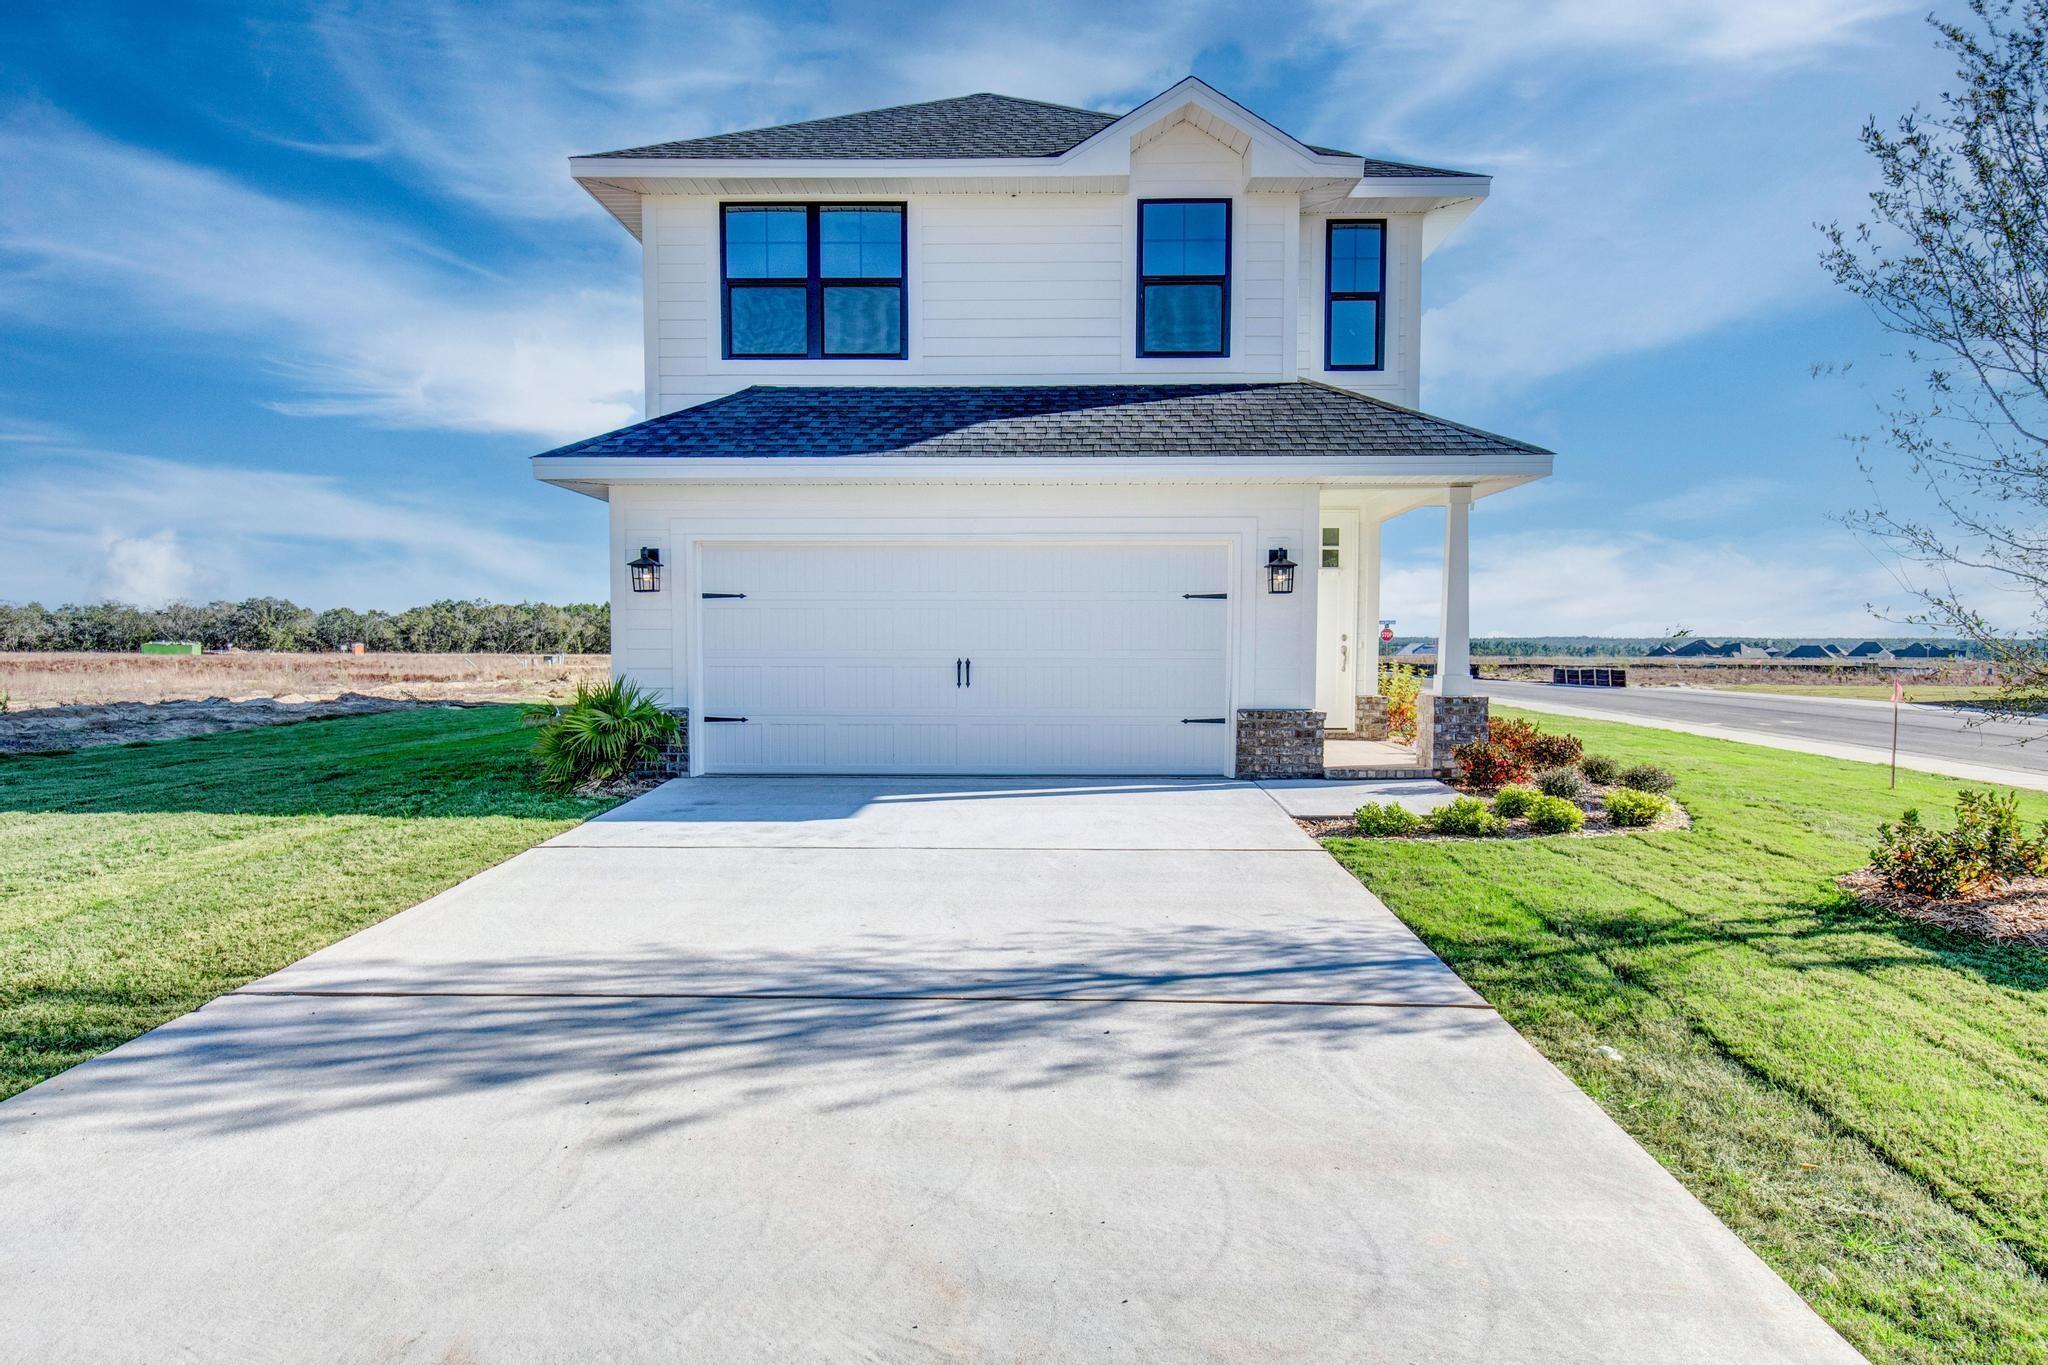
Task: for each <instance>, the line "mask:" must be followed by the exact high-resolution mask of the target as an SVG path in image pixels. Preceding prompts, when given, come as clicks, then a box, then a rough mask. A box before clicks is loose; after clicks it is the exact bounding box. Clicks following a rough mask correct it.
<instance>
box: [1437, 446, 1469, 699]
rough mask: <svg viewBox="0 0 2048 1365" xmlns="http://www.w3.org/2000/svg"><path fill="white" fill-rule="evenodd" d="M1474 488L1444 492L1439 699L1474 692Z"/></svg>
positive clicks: (1438, 642)
mask: <svg viewBox="0 0 2048 1365" xmlns="http://www.w3.org/2000/svg"><path fill="white" fill-rule="evenodd" d="M1471 574H1472V488H1471V486H1470V485H1469V484H1460V485H1454V486H1453V487H1451V488H1447V489H1445V490H1444V591H1443V607H1442V611H1441V612H1440V613H1439V616H1438V620H1437V636H1436V680H1435V685H1434V686H1433V687H1431V689H1430V690H1431V691H1433V692H1435V693H1436V695H1438V696H1439V697H1463V696H1469V695H1471V692H1472V600H1471V596H1472V595H1471V582H1470V579H1471Z"/></svg>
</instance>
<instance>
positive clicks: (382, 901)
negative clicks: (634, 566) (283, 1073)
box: [0, 706, 610, 1097]
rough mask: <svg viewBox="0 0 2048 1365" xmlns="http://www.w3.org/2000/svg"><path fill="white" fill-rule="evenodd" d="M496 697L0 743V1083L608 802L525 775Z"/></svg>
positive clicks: (123, 1037)
mask: <svg viewBox="0 0 2048 1365" xmlns="http://www.w3.org/2000/svg"><path fill="white" fill-rule="evenodd" d="M531 740H532V736H531V732H529V731H527V730H526V729H525V728H524V727H523V726H522V725H521V724H520V720H519V713H518V711H517V710H516V709H515V708H513V707H509V706H486V707H477V708H475V709H469V710H446V709H440V708H434V709H428V710H419V711H403V712H395V713H392V714H388V715H379V716H363V717H354V718H350V719H346V720H333V721H315V722H310V723H307V724H304V725H289V726H280V727H275V728H270V729H263V730H248V731H242V732H240V733H235V734H222V735H208V736H205V737H202V738H197V739H190V740H178V741H170V742H167V743H162V744H149V745H137V746H129V747H123V748H104V749H91V750H85V751H81V752H77V753H72V754H59V755H49V756H12V757H0V963H4V964H5V967H4V970H0V1097H5V1096H7V1095H11V1094H14V1093H15V1092H17V1091H20V1090H23V1089H26V1088H27V1087H28V1086H31V1085H34V1084H35V1083H36V1082H37V1081H40V1080H43V1079H44V1078H45V1077H48V1076H52V1075H55V1074H56V1073H57V1072H59V1071H62V1070H64V1069H65V1068H66V1067H69V1066H74V1065H76V1064H77V1063H79V1062H82V1061H84V1060H86V1059H87V1058H89V1057H93V1056H96V1055H97V1054H99V1053H102V1052H105V1051H106V1050H107V1049H109V1048H111V1047H114V1046H115V1045H117V1044H119V1043H122V1042H125V1041H127V1040H128V1039H130V1038H133V1037H134V1036H135V1035H137V1034H139V1033H142V1032H144V1031H145V1030H148V1029H151V1028H154V1027H155V1026H156V1025H158V1024H161V1023H163V1022H164V1021H165V1020H167V1019H172V1018H175V1017H176V1016H178V1015H180V1014H183V1013H185V1012H186V1011H188V1010H192V1009H196V1008H197V1007H199V1006H200V1005H203V1004H205V1003H206V1002H207V1001H208V1000H210V999H212V998H213V997H215V996H217V995H219V994H221V993H222V992H224V991H230V990H233V989H235V988H236V987H238V986H240V985H242V984H244V983H246V982H248V981H251V980H253V979H255V978H256V977H259V976H263V975H266V974H267V973H269V972H272V971H275V970H277V969H278V968H280V967H282V966H284V965H286V964H287V963H290V962H292V961H295V960H296V959H298V958H301V957H304V956H305V955H306V954H307V953H310V952H312V951H313V950H314V949H316V948H320V947H322V946H324V945H326V944H329V943H332V942H334V941H335V940H336V939H339V938H342V937H344V936H346V935H348V934H351V933H353V932H355V931H356V930H358V929H360V928H362V927H363V926H365V925H368V924H373V923H375V922H376V921H378V920H380V919H383V918H384V917H385V916H387V915H390V914H393V913H395V912H396V911H399V910H403V909H405V908H406V907H407V906H410V905H415V904H417V903H418V902H420V901H422V900H424V899H426V898H427V897H428V896H431V895H433V894H434V893H436V892H438V891H441V890H444V889H446V888H447V887H450V886H453V885H454V884H455V883H457V882H459V881H461V880H462V879H463V878H465V877H468V876H470V875H471V874H473V873H475V872H478V871H481V870H482V869H484V868H486V867H489V866H491V865H492V864H493V863H498V862H502V861H503V860H505V859H506V858H509V857H511V856H512V855H513V854H515V853H518V852H519V851H520V850H522V849H525V848H529V847H531V846H532V845H533V844H535V843H538V842H539V841H541V840H542V839H545V838H547V837H549V836H550V835H553V834H556V833H558V832H560V831H561V830H564V829H567V828H568V827H570V826H571V825H573V824H575V823H576V822H578V821H579V820H582V819H584V818H585V817H587V816H589V815H591V814H594V813H595V812H597V811H599V810H601V809H603V808H604V807H605V806H606V805H609V804H610V803H609V802H606V801H593V800H583V799H577V798H568V797H558V796H549V795H545V794H543V793H541V792H538V791H536V790H534V788H533V787H532V785H531V783H530V782H529V780H528V777H527V772H528V763H529V760H528V756H527V751H528V747H529V745H530V744H531Z"/></svg>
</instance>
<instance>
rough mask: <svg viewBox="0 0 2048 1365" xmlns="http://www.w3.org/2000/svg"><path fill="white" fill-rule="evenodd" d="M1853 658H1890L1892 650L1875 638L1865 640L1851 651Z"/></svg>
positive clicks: (1850, 655) (1850, 654)
mask: <svg viewBox="0 0 2048 1365" xmlns="http://www.w3.org/2000/svg"><path fill="white" fill-rule="evenodd" d="M1849 657H1850V658H1852V659H1889V658H1891V657H1892V652H1891V651H1890V650H1889V649H1886V648H1885V647H1884V646H1883V645H1881V644H1879V643H1878V642H1877V641H1875V640H1865V641H1864V642H1863V643H1862V644H1860V645H1857V646H1856V647H1855V648H1853V649H1851V650H1850V651H1849Z"/></svg>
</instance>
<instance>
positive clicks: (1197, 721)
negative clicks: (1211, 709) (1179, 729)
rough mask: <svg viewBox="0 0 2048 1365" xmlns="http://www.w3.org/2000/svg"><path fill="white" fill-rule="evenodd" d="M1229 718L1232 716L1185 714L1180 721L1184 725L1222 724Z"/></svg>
mask: <svg viewBox="0 0 2048 1365" xmlns="http://www.w3.org/2000/svg"><path fill="white" fill-rule="evenodd" d="M1229 719H1230V717H1228V716H1192V717H1188V716H1183V717H1182V718H1181V722H1180V723H1181V724H1182V725H1221V724H1223V723H1224V722H1225V721H1227V720H1229Z"/></svg>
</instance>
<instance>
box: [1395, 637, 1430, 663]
mask: <svg viewBox="0 0 2048 1365" xmlns="http://www.w3.org/2000/svg"><path fill="white" fill-rule="evenodd" d="M1394 657H1395V658H1397V659H1434V658H1435V657H1436V646H1435V645H1432V644H1428V643H1425V642H1424V641H1421V640H1412V641H1410V642H1409V643H1407V644H1405V645H1402V646H1401V647H1400V648H1399V649H1397V650H1395V651H1394Z"/></svg>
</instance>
